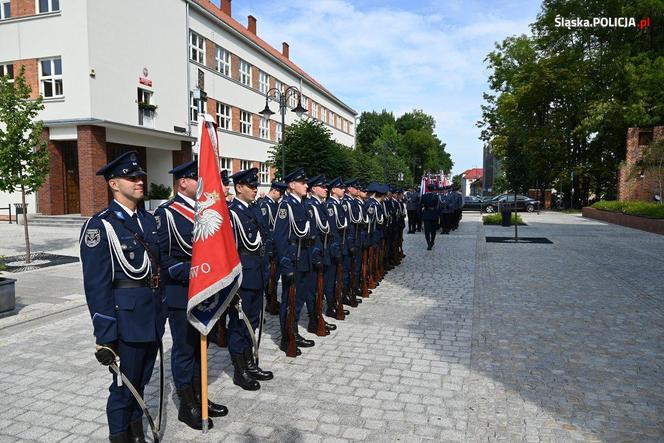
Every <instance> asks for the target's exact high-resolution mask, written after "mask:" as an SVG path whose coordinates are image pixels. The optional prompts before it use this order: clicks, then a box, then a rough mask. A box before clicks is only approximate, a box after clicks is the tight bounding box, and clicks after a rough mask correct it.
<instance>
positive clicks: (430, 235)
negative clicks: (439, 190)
mask: <svg viewBox="0 0 664 443" xmlns="http://www.w3.org/2000/svg"><path fill="white" fill-rule="evenodd" d="M435 189H436V185H435V184H433V183H429V184H427V193H426V194H424V195H423V196H422V199H421V205H422V223H424V238H425V239H426V241H427V250H428V251H431V249H433V246H434V244H435V242H436V229H437V228H438V219H439V217H440V205H439V201H438V195H437V194H436V193H435V192H434V191H435Z"/></svg>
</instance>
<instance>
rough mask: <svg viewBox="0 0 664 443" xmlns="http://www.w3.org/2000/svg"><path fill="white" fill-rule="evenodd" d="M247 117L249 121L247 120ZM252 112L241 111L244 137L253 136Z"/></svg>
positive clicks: (241, 126) (241, 129)
mask: <svg viewBox="0 0 664 443" xmlns="http://www.w3.org/2000/svg"><path fill="white" fill-rule="evenodd" d="M246 117H248V118H249V119H248V120H247V119H246ZM251 130H252V127H251V112H249V111H240V133H241V134H244V135H251Z"/></svg>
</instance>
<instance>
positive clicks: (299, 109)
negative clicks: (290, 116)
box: [293, 98, 307, 118]
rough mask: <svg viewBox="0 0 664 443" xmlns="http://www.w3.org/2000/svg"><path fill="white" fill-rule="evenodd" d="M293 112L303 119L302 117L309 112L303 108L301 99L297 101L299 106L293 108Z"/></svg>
mask: <svg viewBox="0 0 664 443" xmlns="http://www.w3.org/2000/svg"><path fill="white" fill-rule="evenodd" d="M293 112H294V113H295V114H296V115H297V116H298V117H299V118H302V116H303V115H304V114H306V113H307V110H306V109H304V108H303V107H302V100H301V99H300V98H298V99H297V106H296V107H294V108H293Z"/></svg>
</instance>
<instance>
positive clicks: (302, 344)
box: [295, 334, 316, 348]
mask: <svg viewBox="0 0 664 443" xmlns="http://www.w3.org/2000/svg"><path fill="white" fill-rule="evenodd" d="M315 344H316V342H314V341H313V340H307V339H306V338H304V337H302V336H301V335H300V334H297V335H296V336H295V345H296V346H297V347H298V348H310V347H312V346H313V345H315Z"/></svg>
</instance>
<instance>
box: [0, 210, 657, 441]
mask: <svg viewBox="0 0 664 443" xmlns="http://www.w3.org/2000/svg"><path fill="white" fill-rule="evenodd" d="M524 218H525V220H526V222H527V223H528V224H529V226H527V227H524V228H520V234H521V235H527V236H545V237H548V238H549V239H551V240H552V241H553V242H554V243H553V244H552V245H544V244H542V245H540V244H528V245H513V244H494V243H491V244H486V243H485V242H484V235H485V233H486V235H511V233H512V232H513V231H511V230H510V229H508V228H500V227H486V229H485V227H483V226H482V225H481V224H480V218H479V216H478V215H477V214H473V213H466V214H464V220H463V221H462V224H461V228H460V229H459V230H458V231H456V232H454V233H453V234H452V235H450V236H439V237H437V241H436V246H435V248H434V250H433V251H430V252H429V251H426V247H425V241H424V238H423V236H422V235H421V234H414V235H409V234H404V235H405V238H406V244H405V252H406V254H407V257H406V258H405V259H404V262H403V263H402V265H401V266H400V267H398V268H396V269H395V270H393V271H391V272H390V273H389V274H388V276H387V278H386V279H385V280H384V281H383V282H382V283H381V285H380V286H379V288H378V289H377V290H376V291H375V292H374V293H373V294H372V296H371V298H369V299H368V300H365V302H364V303H363V304H361V305H360V306H359V307H358V308H356V309H352V310H351V315H350V316H349V317H347V320H346V321H344V322H337V323H341V324H340V326H339V329H338V330H337V331H335V332H333V333H332V335H331V336H328V337H325V338H317V337H313V338H314V339H315V340H316V346H315V347H313V348H308V349H304V350H303V355H302V356H301V357H298V358H296V359H289V358H287V357H285V356H284V355H283V353H281V352H280V351H278V350H277V344H276V343H275V339H278V332H277V325H276V323H277V322H276V317H272V316H268V319H267V334H266V335H265V336H264V337H263V342H262V346H261V350H262V352H261V366H263V367H265V368H266V369H270V370H273V371H274V372H275V379H274V380H272V381H268V382H264V383H262V388H261V389H260V390H259V391H256V392H246V391H242V390H240V389H239V388H238V387H236V386H234V385H233V383H232V380H231V375H232V369H231V366H230V361H229V358H228V354H227V351H226V350H225V349H220V348H218V347H216V346H215V345H211V346H210V357H209V364H210V397H211V398H212V399H213V400H216V401H218V402H221V403H223V404H226V405H228V406H229V409H230V411H231V412H230V414H229V415H228V416H227V417H224V418H221V419H215V426H214V429H212V430H211V431H210V432H208V433H207V434H205V435H203V434H201V433H200V432H197V431H193V430H191V429H189V428H186V427H185V426H184V425H182V424H181V423H180V422H178V420H177V410H176V407H175V404H176V403H175V398H174V391H173V387H172V385H171V384H170V383H169V384H168V386H167V388H166V392H167V394H168V403H167V410H166V414H165V438H164V440H165V441H214V442H218V441H229V442H234V441H244V442H255V441H256V442H257V441H292V442H328V441H329V442H337V441H354V440H363V441H380V442H384V441H403V442H411V441H413V442H419V441H436V442H438V441H454V442H457V441H468V442H476V441H509V442H513V441H560V442H567V441H633V442H645V441H652V442H655V441H664V419H663V418H662V417H664V383H663V382H662V380H663V379H664V377H663V374H662V365H663V364H664V363H663V362H664V358H663V357H664V321H663V320H664V318H663V317H664V312H663V307H664V299H663V298H664V294H663V292H664V291H662V290H661V272H662V271H661V270H662V269H663V265H664V263H663V261H664V238H663V237H661V236H656V235H653V234H648V233H643V232H640V231H635V230H631V229H628V228H622V227H618V226H611V225H607V224H604V223H601V222H595V221H591V220H586V219H583V218H581V217H578V216H574V215H558V214H551V213H542V214H540V215H536V214H532V215H531V214H527V215H525V216H524ZM70 272H72V271H70ZM47 286H48V282H47V281H44V287H47ZM78 291H79V289H78V288H75V289H72V292H71V294H72V295H73V296H75V295H76V294H77V293H78ZM301 329H303V328H301ZM305 335H307V336H308V337H309V338H312V337H311V334H306V333H305ZM165 345H166V359H165V360H166V364H167V371H166V375H167V380H170V368H169V367H168V366H169V365H170V361H169V354H170V352H169V350H170V336H169V333H168V332H167V333H166V336H165ZM92 348H93V339H92V335H91V325H90V320H89V316H88V314H87V313H86V312H81V311H80V310H78V311H72V312H71V314H70V315H67V316H66V317H64V318H54V319H53V321H50V322H45V323H44V322H42V323H41V324H39V325H36V326H34V327H30V328H20V327H18V326H12V327H7V328H5V329H2V330H0V355H2V364H1V365H0V396H1V398H2V401H0V441H2V442H5V441H15V440H16V441H30V440H38V441H48V442H51V441H53V442H56V441H67V442H71V441H81V442H89V441H104V440H105V439H106V438H107V427H106V417H105V413H104V406H105V399H106V390H107V385H108V382H109V376H108V375H107V374H106V370H105V369H104V368H102V367H101V366H100V365H99V364H98V363H96V360H95V359H94V356H93V349H92ZM156 380H157V374H156V372H155V375H154V376H153V381H152V383H151V385H150V386H149V387H148V393H147V397H148V403H149V405H150V406H151V409H152V410H156V392H157V386H156Z"/></svg>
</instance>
